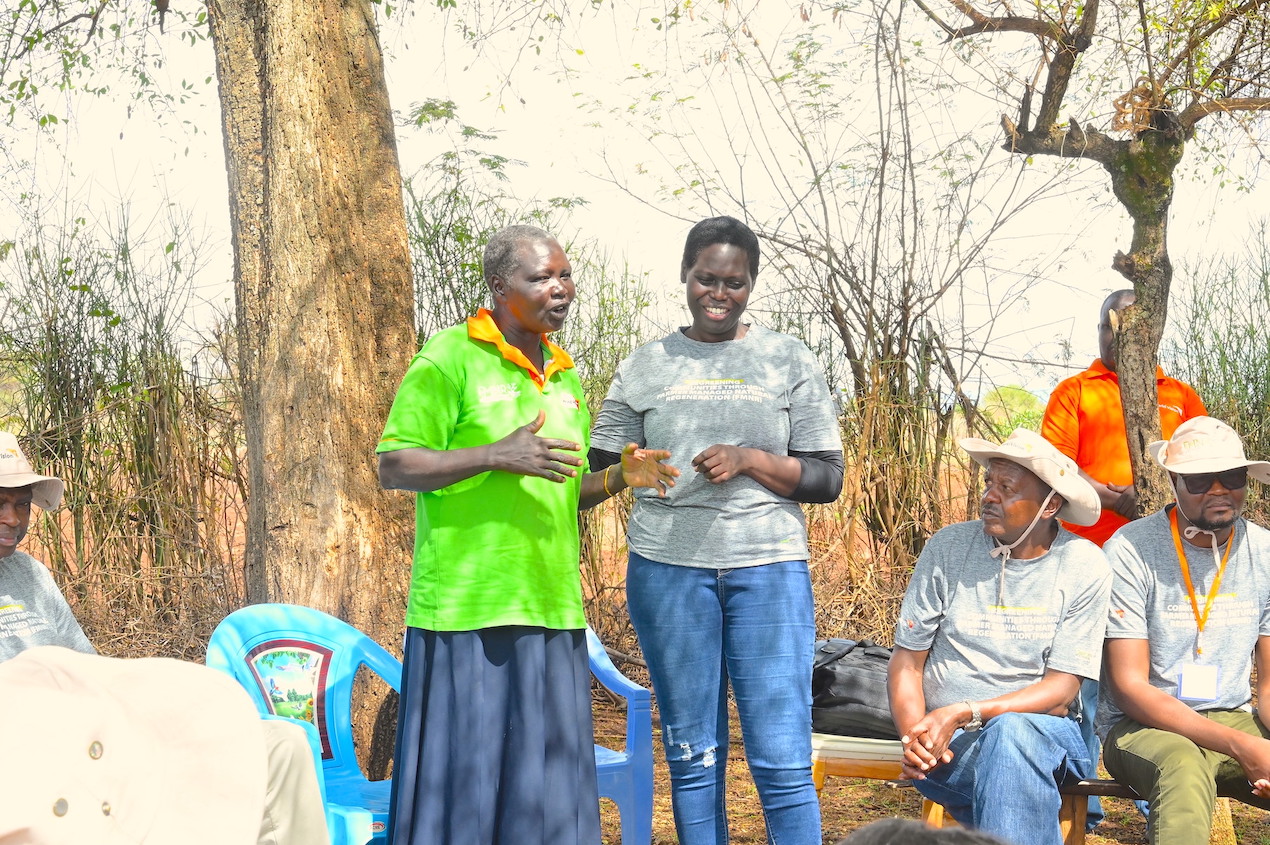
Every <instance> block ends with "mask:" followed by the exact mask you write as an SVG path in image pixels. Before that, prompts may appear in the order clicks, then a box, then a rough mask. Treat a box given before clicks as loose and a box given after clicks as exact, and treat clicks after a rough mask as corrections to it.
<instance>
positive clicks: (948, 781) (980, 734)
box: [913, 713, 1094, 845]
mask: <svg viewBox="0 0 1270 845" xmlns="http://www.w3.org/2000/svg"><path fill="white" fill-rule="evenodd" d="M949 748H950V749H951V750H952V752H953V755H954V756H953V760H952V762H951V763H946V764H944V765H942V766H939V767H937V768H936V769H935V770H934V771H932V772H931V773H930V774H929V775H927V776H926V779H925V780H919V781H914V782H913V785H914V786H915V787H917V791H918V792H920V793H922V795H924V796H925V797H927V798H929V799H930V800H932V801H935V802H937V803H939V804H943V805H944V809H946V810H947V811H948V812H949V813H951V814H952V817H953V818H954V819H956V820H957V821H958V822H960V823H962V824H964V825H966V826H967V827H973V828H978V829H980V830H982V831H984V832H985V833H991V834H993V835H995V836H998V837H1000V838H1001V839H1004V840H1005V841H1006V842H1010V843H1013V845H1062V842H1063V835H1062V833H1061V832H1060V831H1059V827H1058V810H1059V805H1060V804H1061V803H1062V798H1061V797H1060V796H1059V794H1058V790H1059V787H1060V786H1062V784H1063V783H1065V782H1067V781H1069V780H1071V781H1074V780H1079V779H1080V778H1083V777H1088V776H1089V774H1090V772H1092V771H1093V769H1094V763H1092V762H1091V761H1090V759H1089V752H1088V750H1087V749H1086V748H1085V741H1084V739H1082V738H1081V735H1080V726H1079V725H1078V724H1077V723H1076V722H1074V721H1072V720H1071V719H1067V718H1064V717H1061V716H1045V715H1042V714H1039V713H1005V714H1002V715H1000V716H997V717H996V718H994V719H990V720H989V721H988V722H987V723H985V724H984V726H983V730H979V731H972V732H967V731H961V730H959V731H957V733H956V734H955V735H954V736H953V740H952V742H951V743H950V744H949Z"/></svg>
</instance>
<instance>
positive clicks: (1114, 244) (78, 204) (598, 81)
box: [9, 4, 1270, 395]
mask: <svg viewBox="0 0 1270 845" xmlns="http://www.w3.org/2000/svg"><path fill="white" fill-rule="evenodd" d="M433 5H434V4H416V5H415V6H413V7H412V8H413V9H414V13H413V14H412V15H411V16H410V17H409V18H407V19H402V20H399V21H396V22H393V23H391V24H389V25H388V27H386V28H385V30H384V32H385V35H384V43H385V48H386V51H387V53H388V59H387V68H388V76H389V86H390V98H391V101H392V104H393V107H394V109H395V110H397V111H398V112H399V113H402V114H404V113H406V112H407V111H408V110H409V108H410V106H411V105H413V104H414V103H417V102H419V101H421V100H423V99H426V98H428V97H436V98H449V99H453V100H455V101H456V103H457V104H458V108H459V115H460V117H461V119H462V120H463V121H464V122H465V123H468V124H470V125H473V126H475V127H477V128H479V129H488V130H494V131H496V132H498V133H499V138H498V141H497V142H495V143H493V144H491V145H490V146H491V147H492V148H493V149H495V150H497V151H498V152H500V153H502V154H503V155H507V156H508V157H510V158H514V159H518V160H521V161H524V162H525V163H526V166H525V167H521V168H515V169H513V170H512V171H511V174H512V176H513V181H512V184H511V188H512V190H514V192H515V193H516V194H517V195H518V196H520V197H521V198H522V199H527V198H531V197H534V196H539V197H545V196H559V195H576V196H581V197H585V198H586V199H587V200H588V201H589V203H590V204H589V206H588V207H587V209H586V211H585V212H584V213H582V214H581V215H579V216H578V217H577V218H576V221H575V222H576V225H577V227H578V229H579V231H580V232H582V233H583V234H585V235H588V236H592V237H594V238H596V239H597V240H598V241H600V242H602V243H605V244H608V245H611V246H612V248H613V249H614V251H615V252H616V253H618V254H624V255H625V256H626V257H627V258H628V259H629V260H630V262H631V263H632V264H633V265H634V266H635V267H636V268H643V269H647V270H650V271H651V273H652V278H654V279H657V280H659V281H660V290H661V292H662V295H663V304H662V306H661V307H662V308H663V309H664V311H665V313H666V314H667V315H668V316H667V317H666V319H667V320H669V322H671V323H674V322H675V320H676V319H678V312H677V311H676V309H677V308H678V309H679V311H682V310H683V309H682V308H681V307H680V306H678V305H677V303H678V299H679V296H680V294H679V288H678V284H677V281H678V280H677V270H678V255H679V251H680V249H681V244H682V237H683V234H684V232H685V231H686V228H687V225H686V224H684V223H682V222H680V221H678V220H675V219H673V217H672V216H671V214H668V213H663V212H662V211H661V210H659V209H658V208H652V207H649V206H648V205H646V204H641V203H637V202H635V201H633V200H631V199H629V198H627V197H626V196H624V195H623V194H621V193H620V192H619V191H618V190H617V189H615V188H614V187H612V186H611V185H609V184H607V183H605V182H604V181H602V180H601V179H599V178H597V177H596V175H595V174H599V173H602V172H603V169H604V164H603V160H602V159H601V155H600V154H601V152H604V153H605V154H607V155H608V156H609V157H610V158H611V159H614V160H618V161H625V162H636V161H641V160H642V159H643V158H644V157H646V156H650V155H651V153H650V152H649V142H648V140H647V139H646V138H642V137H631V136H630V134H629V133H626V132H623V131H620V129H619V130H615V128H614V124H613V123H612V122H611V121H609V120H607V119H605V118H604V116H603V115H600V116H599V118H600V123H601V125H600V126H589V125H587V124H588V123H589V122H591V121H595V120H596V119H597V116H596V115H595V114H591V113H587V112H585V111H583V110H582V109H580V108H579V103H580V102H583V101H585V100H586V99H588V98H597V99H599V100H601V101H603V102H606V104H607V103H608V102H610V101H611V102H612V104H613V105H614V106H616V105H618V104H620V103H621V102H623V100H622V98H623V97H624V96H629V95H630V92H631V90H632V88H631V84H632V83H631V82H630V80H629V77H631V76H632V70H631V69H632V67H633V66H634V65H635V64H636V63H639V64H641V65H647V66H651V65H657V66H660V67H671V68H673V67H674V66H675V65H676V63H680V64H685V65H686V63H687V62H689V60H690V59H691V58H692V57H690V56H689V57H685V56H682V55H678V54H675V53H673V52H672V51H669V50H667V49H666V48H665V45H664V41H661V42H659V39H661V38H662V36H661V35H660V34H659V33H657V32H656V30H655V28H654V27H652V26H650V25H648V24H647V21H645V22H644V25H643V26H641V27H640V28H638V29H636V28H635V27H630V26H623V25H621V24H619V23H617V22H615V21H614V20H613V19H612V18H611V17H604V16H602V15H597V16H593V17H591V18H589V19H587V20H586V21H585V22H583V23H581V24H579V25H578V26H577V27H576V28H573V29H570V30H569V31H568V32H567V33H566V35H565V37H564V38H563V40H562V42H561V44H562V47H561V51H560V52H559V53H553V52H552V51H551V50H550V49H544V51H543V54H542V56H537V55H535V54H534V52H533V51H532V49H527V48H526V49H521V48H520V46H519V40H518V39H519V38H520V37H521V36H522V35H523V31H522V33H519V34H518V33H507V34H505V35H504V36H503V37H502V40H500V41H497V42H494V43H492V44H491V45H490V46H488V47H487V49H486V50H485V51H484V52H483V53H481V54H479V55H478V54H477V53H476V52H475V51H474V50H473V48H472V47H471V46H470V45H468V44H466V43H465V42H464V41H463V40H462V39H461V38H459V37H458V36H457V35H455V34H454V33H453V32H452V31H447V30H445V29H444V28H443V26H442V25H441V24H440V23H439V21H438V20H437V15H438V14H439V13H438V12H437V10H436V9H435V8H433ZM766 8H767V10H768V11H767V13H766V17H765V19H764V20H762V21H756V23H755V26H756V27H758V26H766V27H768V29H767V30H764V31H763V33H762V35H761V38H764V39H766V43H773V42H774V41H775V40H777V39H778V38H779V37H780V32H781V31H782V30H788V29H790V28H793V27H795V26H796V25H797V10H796V9H789V8H788V7H783V6H780V5H779V4H778V5H773V4H768V6H767V7H766ZM154 36H155V38H158V37H159V36H158V35H157V33H155V34H154ZM546 37H547V38H548V39H551V38H553V37H554V36H552V35H551V34H550V33H547V36H546ZM932 40H934V39H933V36H932ZM158 43H160V44H162V46H163V48H164V51H165V55H166V57H167V63H166V67H165V68H164V69H163V70H162V71H160V74H159V77H160V79H162V77H163V75H164V74H166V76H167V79H166V82H165V84H167V85H169V86H171V87H172V88H176V87H178V86H179V83H180V81H181V80H190V81H192V82H193V83H194V89H193V95H192V96H191V97H190V98H189V100H188V101H187V102H186V103H184V104H183V105H180V106H178V107H177V108H176V110H175V111H174V112H173V113H171V114H170V115H167V116H161V117H156V116H154V115H153V114H151V113H149V112H147V111H146V109H144V108H143V107H136V108H134V109H132V110H131V113H130V112H129V109H128V105H127V104H126V103H123V102H118V101H110V100H95V101H93V100H87V99H81V100H78V101H76V102H75V104H74V110H75V120H74V121H73V122H72V123H67V124H64V129H63V132H62V134H61V135H60V137H59V141H60V145H61V146H62V149H58V146H59V145H58V144H53V143H50V142H48V141H41V142H39V143H38V144H35V145H34V146H31V147H30V155H31V157H32V159H33V160H34V161H35V162H36V165H37V166H36V169H35V171H34V173H35V174H36V175H35V176H33V177H32V181H31V182H30V183H28V184H27V185H23V186H21V189H30V188H35V189H37V190H38V191H39V193H40V194H41V195H43V196H44V197H46V198H49V197H53V196H60V197H69V200H67V207H68V208H74V209H76V210H77V211H78V210H79V209H85V210H90V211H91V210H95V211H96V212H98V213H102V212H105V211H108V210H111V209H114V208H116V207H117V206H118V203H119V202H120V201H121V200H124V199H126V200H129V201H130V202H131V205H132V210H133V218H134V219H135V220H138V221H144V220H146V219H150V218H151V217H161V215H162V209H161V208H159V205H160V204H161V202H162V200H163V197H164V196H165V195H166V197H167V198H168V199H169V200H171V201H172V202H174V203H175V204H177V206H179V208H180V210H181V212H182V213H184V214H188V215H189V216H190V219H191V221H192V223H193V224H194V225H195V227H196V228H198V229H200V230H201V231H202V232H203V235H204V239H205V243H204V251H203V254H202V259H203V263H202V269H201V270H200V271H199V272H198V274H197V276H196V277H195V300H196V302H195V304H194V305H193V306H192V314H191V321H192V323H193V324H194V325H195V326H205V325H206V324H207V323H208V321H209V320H210V317H211V314H212V309H215V308H221V309H227V308H229V307H232V306H231V304H230V303H231V302H232V291H231V287H230V275H231V271H232V258H231V255H230V241H229V235H228V231H227V227H228V211H227V199H226V181H225V171H224V156H223V147H222V141H221V134H220V118H219V112H218V105H217V102H216V90H215V83H214V81H213V82H212V83H204V81H203V80H204V79H205V78H206V77H208V76H210V75H212V72H213V70H212V67H213V66H212V55H211V46H210V43H208V42H202V43H200V44H198V45H190V44H189V43H188V42H179V41H178V40H177V39H176V38H175V37H173V36H172V34H171V29H169V34H168V35H167V36H164V40H163V41H160V42H158ZM659 43H661V44H662V47H661V49H660V50H659V49H658V48H657V45H658V44H659ZM577 49H582V50H583V52H582V53H581V54H578V53H577V52H576V50H577ZM549 54H550V55H549ZM517 56H519V58H516V57H517ZM562 57H565V58H567V59H568V62H567V63H568V65H569V66H570V67H571V68H573V69H575V70H576V71H577V73H575V74H574V75H573V76H571V77H567V76H566V75H564V74H562V73H561V72H560V71H561V69H562V62H563V60H562ZM513 59H515V61H516V64H515V67H514V73H513V76H512V78H513V79H514V85H513V86H512V87H511V88H507V87H502V86H501V82H502V81H503V80H504V79H505V78H506V74H507V72H508V66H501V63H510V62H511V61H513ZM949 61H951V58H950V59H949ZM696 72H697V69H694V68H691V67H687V66H685V68H684V77H683V82H684V84H686V85H688V86H692V85H694V84H700V83H699V81H694V77H693V74H694V73H696ZM635 90H638V89H635ZM580 95H583V96H580ZM958 105H959V106H960V103H959V104H958ZM979 107H980V108H985V109H988V110H990V111H992V110H995V109H996V108H997V107H996V106H993V105H992V104H982V105H981V106H979ZM988 119H989V120H995V117H994V116H993V115H991V114H989V115H988ZM992 140H995V139H992ZM28 143H32V144H34V143H35V142H34V141H29V142H28ZM446 143H447V141H446V139H445V138H443V137H439V136H437V135H433V134H428V133H426V132H421V131H418V130H407V129H403V130H400V131H399V135H398V144H399V153H400V158H401V162H402V168H403V171H404V172H405V173H407V174H409V173H412V172H414V171H416V170H417V169H419V168H420V167H421V166H422V165H423V164H425V163H426V162H427V161H429V160H430V159H431V158H433V157H434V156H435V155H437V154H438V153H439V152H441V151H442V150H443V149H445V146H446ZM63 149H64V150H65V157H63ZM996 155H998V156H999V157H1000V158H1002V159H1004V158H1006V157H1007V154H1006V153H1004V152H998V153H996ZM67 162H69V164H68V163H67ZM1033 167H1034V168H1035V169H1036V170H1038V171H1044V172H1049V171H1052V170H1054V169H1055V168H1057V167H1058V162H1056V161H1054V162H1047V161H1038V162H1037V163H1035V164H1034V165H1033ZM1092 168H1094V165H1092V164H1090V165H1087V166H1086V168H1085V169H1087V170H1091V171H1092ZM1047 169H1048V170H1047ZM1073 184H1076V185H1077V186H1078V187H1079V189H1078V190H1076V191H1074V192H1073V193H1074V195H1073V196H1072V197H1070V198H1069V199H1058V200H1053V201H1050V202H1047V203H1045V204H1044V205H1042V206H1040V207H1039V208H1038V209H1037V211H1036V212H1035V213H1033V214H1031V215H1029V216H1027V217H1026V218H1024V219H1023V221H1022V222H1021V223H1020V224H1018V225H1016V226H1015V227H1013V228H1012V229H1011V230H1010V237H1011V239H1012V240H1010V241H1006V242H1003V243H1002V244H1001V245H1000V246H1001V247H1002V248H1003V249H1005V250H1006V252H1005V254H1006V256H1007V257H1008V255H1009V250H1010V249H1017V250H1018V251H1019V254H1020V255H1026V254H1029V253H1031V252H1035V251H1040V252H1043V253H1050V252H1054V251H1056V250H1061V252H1060V253H1059V254H1055V255H1054V256H1053V257H1054V264H1053V265H1052V267H1051V269H1050V272H1049V273H1048V274H1047V278H1046V279H1045V280H1043V281H1039V282H1037V283H1035V284H1033V285H1032V286H1031V287H1030V288H1029V289H1028V295H1027V304H1026V310H1023V309H1018V310H1016V311H1015V312H1014V313H1013V314H1012V315H1011V316H1010V317H1009V318H1008V319H1006V320H1004V321H1001V322H999V323H998V324H997V326H996V327H995V328H994V330H993V333H992V344H993V346H992V348H993V350H994V351H995V352H996V353H997V354H999V355H1002V356H1004V357H1007V358H1009V357H1018V358H1025V357H1036V358H1040V359H1042V360H1048V361H1055V362H1064V361H1065V362H1066V363H1068V364H1070V365H1071V366H1072V367H1073V368H1074V369H1075V368H1083V367H1084V366H1085V365H1087V364H1088V362H1089V361H1090V360H1092V358H1094V357H1096V355H1097V344H1096V337H1095V330H1094V324H1095V323H1096V318H1097V313H1096V311H1097V307H1098V304H1099V303H1100V302H1101V300H1102V298H1103V296H1104V295H1105V293H1106V291H1108V290H1111V289H1114V288H1118V287H1124V286H1125V283H1124V282H1123V280H1122V279H1121V278H1120V277H1119V276H1118V274H1116V273H1114V272H1113V271H1112V270H1111V269H1110V267H1109V265H1110V262H1111V258H1112V256H1113V255H1114V253H1115V251H1116V250H1117V249H1127V247H1128V242H1129V237H1130V230H1129V226H1128V220H1127V217H1125V216H1124V215H1123V214H1122V213H1121V212H1120V211H1119V210H1118V208H1117V207H1115V206H1114V204H1112V203H1110V202H1107V201H1106V200H1107V199H1109V189H1108V187H1107V184H1106V180H1105V178H1104V177H1101V176H1097V177H1096V178H1090V179H1085V180H1080V179H1077V180H1074V182H1073ZM9 188H10V192H11V193H16V190H17V189H18V186H16V185H13V184H11V185H10V186H9ZM1091 198H1093V199H1094V200H1096V201H1098V202H1100V203H1101V205H1094V204H1091ZM1266 207H1270V205H1268V204H1267V189H1266V188H1264V187H1260V186H1257V187H1255V188H1254V191H1253V192H1252V193H1250V194H1248V193H1238V192H1236V191H1235V190H1233V189H1229V188H1227V189H1224V190H1220V189H1216V188H1215V187H1214V186H1213V185H1211V184H1203V183H1202V182H1197V181H1195V180H1193V179H1187V180H1184V181H1183V182H1182V183H1181V184H1180V185H1179V188H1178V193H1177V198H1176V200H1175V203H1174V212H1173V218H1172V229H1171V247H1172V254H1173V260H1174V265H1175V267H1176V268H1178V271H1179V272H1178V277H1177V279H1176V281H1175V285H1177V284H1181V283H1184V281H1185V280H1184V278H1183V277H1184V274H1185V268H1186V267H1187V265H1188V262H1190V261H1193V260H1194V259H1195V258H1196V257H1197V256H1201V255H1206V254H1207V255H1211V254H1213V253H1214V252H1216V251H1226V250H1235V249H1238V247H1239V241H1240V239H1241V238H1243V237H1245V236H1246V234H1247V232H1248V231H1249V224H1250V223H1251V222H1253V220H1254V218H1255V217H1256V215H1258V214H1260V212H1259V211H1257V209H1260V208H1266ZM662 208H664V209H665V210H666V211H668V212H672V213H673V212H675V211H676V210H677V209H675V208H673V207H672V206H670V205H665V204H663V205H662ZM90 216H91V215H90ZM1082 231H1083V240H1082V242H1081V243H1080V244H1079V245H1078V246H1076V247H1067V246H1065V245H1066V244H1068V243H1069V242H1070V241H1071V237H1070V235H1071V234H1072V233H1076V232H1082ZM760 281H761V282H765V283H768V284H775V283H776V280H773V279H764V278H763V277H762V274H760ZM986 281H987V283H988V284H989V290H991V285H992V284H996V282H994V281H993V280H986ZM1066 350H1070V359H1067V360H1065V359H1066V354H1067V353H1066ZM1068 372H1069V370H1064V369H1059V368H1048V369H1047V368H1038V367H1033V366H1031V365H1026V364H1024V365H1018V364H1011V363H1002V364H1000V365H996V366H994V367H991V368H989V373H988V377H989V378H990V379H993V380H996V381H998V382H999V383H1016V384H1022V385H1024V386H1025V387H1027V388H1028V389H1031V390H1033V391H1034V392H1036V393H1038V394H1041V395H1044V394H1045V393H1046V392H1047V391H1048V389H1049V387H1051V386H1052V384H1053V383H1054V382H1055V381H1057V380H1058V378H1060V377H1062V376H1064V375H1066V374H1068Z"/></svg>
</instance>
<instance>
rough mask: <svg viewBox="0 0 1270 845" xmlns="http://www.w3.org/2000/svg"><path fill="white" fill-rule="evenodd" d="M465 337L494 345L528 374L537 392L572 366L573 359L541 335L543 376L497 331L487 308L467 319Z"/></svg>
mask: <svg viewBox="0 0 1270 845" xmlns="http://www.w3.org/2000/svg"><path fill="white" fill-rule="evenodd" d="M467 336H468V337H470V338H472V339H473V340H480V341H483V342H485V343H492V344H494V347H495V348H496V349H497V350H498V351H499V354H501V355H502V356H503V357H504V358H506V359H507V360H508V361H511V362H512V363H513V364H515V365H516V366H518V367H523V368H524V369H525V370H527V371H528V372H529V377H530V378H531V379H533V381H534V384H536V385H538V389H539V390H541V389H542V387H543V385H544V384H546V383H547V380H548V379H550V378H551V377H552V376H553V375H555V374H556V373H558V372H562V371H564V370H567V369H570V368H571V367H572V366H573V359H572V358H570V357H569V353H568V352H565V351H564V350H563V349H561V348H560V347H559V346H556V345H555V344H554V343H552V342H551V341H550V340H549V339H548V338H547V336H546V335H545V334H544V335H542V342H543V345H545V346H546V347H547V352H548V355H549V357H548V358H547V372H546V373H545V374H544V373H540V372H538V368H537V367H535V366H534V365H533V364H531V363H529V359H528V358H526V357H525V353H524V352H521V351H520V350H519V349H517V348H516V347H514V346H512V345H511V344H510V343H508V342H507V340H506V338H504V337H503V333H502V332H501V331H499V329H498V324H497V323H495V322H494V314H493V312H491V311H490V310H489V309H488V308H482V309H481V310H479V311H477V312H476V316H475V317H468V318H467Z"/></svg>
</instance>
